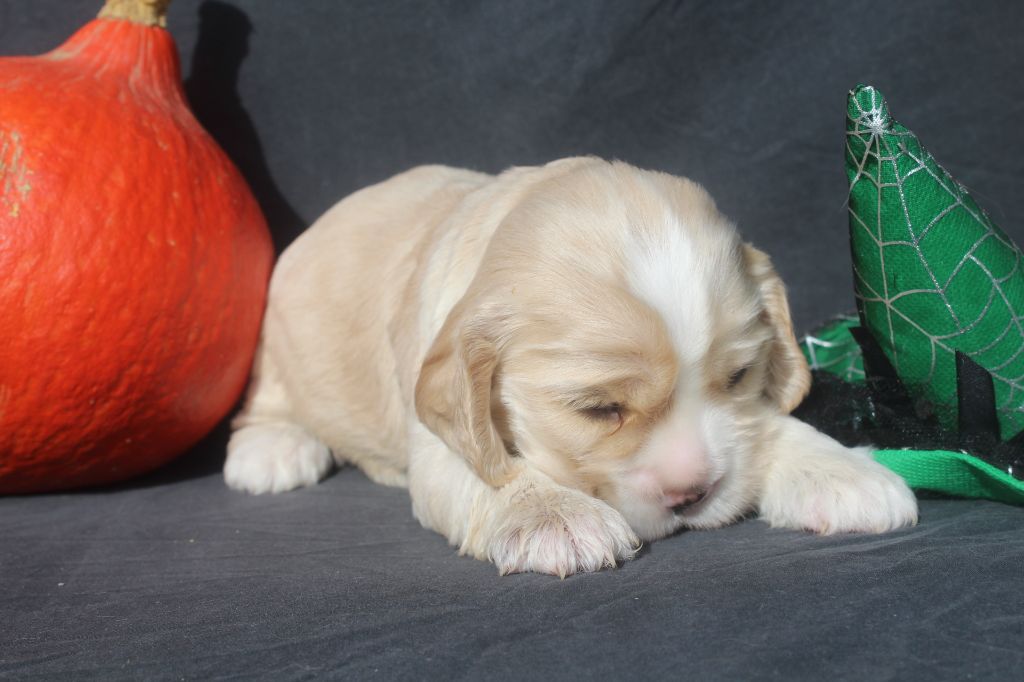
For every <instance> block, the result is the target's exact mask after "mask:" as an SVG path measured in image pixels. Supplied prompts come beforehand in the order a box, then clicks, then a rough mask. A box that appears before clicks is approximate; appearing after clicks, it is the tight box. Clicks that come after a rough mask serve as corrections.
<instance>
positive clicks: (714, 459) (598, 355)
mask: <svg viewBox="0 0 1024 682" xmlns="http://www.w3.org/2000/svg"><path fill="white" fill-rule="evenodd" d="M524 182H526V181H525V180H524ZM522 191H523V194H522V198H521V200H520V201H519V202H518V204H517V205H516V207H515V208H514V209H513V210H512V211H511V212H509V213H508V214H507V215H506V216H505V217H504V219H503V220H502V222H501V224H500V226H499V227H498V229H497V230H496V232H495V234H494V238H493V239H492V241H491V244H490V246H489V248H488V251H487V254H486V255H485V257H484V260H483V262H482V264H481V267H480V269H479V271H478V272H477V275H476V277H475V279H474V281H473V283H472V284H471V286H470V288H469V290H468V291H467V293H466V295H465V296H464V297H463V298H462V300H460V301H459V303H458V304H457V305H456V306H455V307H454V309H453V310H452V311H451V313H450V315H449V316H448V318H447V320H446V322H445V324H444V326H443V328H442V329H441V332H440V333H439V335H438V337H437V339H436V340H435V342H434V344H433V347H432V348H431V350H430V352H429V353H428V355H427V358H426V361H425V362H424V365H423V368H422V371H421V375H420V378H419V382H418V385H417V389H416V406H417V411H418V413H419V415H420V418H421V419H422V420H423V422H424V423H425V424H426V425H427V426H428V427H429V428H430V429H431V430H432V431H434V433H436V434H437V435H438V436H439V437H441V438H442V439H443V440H444V441H445V442H446V443H447V444H448V445H449V446H450V447H451V448H452V449H453V450H455V451H456V452H459V453H461V454H462V455H463V456H464V457H465V458H466V460H467V461H468V463H469V464H470V465H471V466H472V467H473V468H474V470H475V471H476V472H477V474H478V475H479V476H480V477H481V478H482V479H483V480H485V481H486V482H488V483H489V484H491V485H493V486H501V485H503V484H504V483H505V482H507V481H508V480H509V479H510V477H511V476H513V475H514V474H515V470H516V468H517V467H519V466H522V465H523V464H524V463H528V464H529V465H531V466H533V467H536V468H538V469H540V470H542V471H544V472H545V473H546V474H548V475H549V476H550V477H551V478H553V479H554V480H556V481H558V482H559V483H561V484H563V485H567V486H571V487H574V488H578V489H580V490H583V491H586V492H588V493H590V494H592V495H594V496H595V497H598V498H601V499H603V500H605V501H607V502H608V503H609V504H611V505H612V506H613V507H615V508H617V509H618V510H619V511H620V512H622V514H623V515H624V516H625V517H626V519H627V520H628V521H629V523H630V525H631V526H632V527H633V529H634V530H635V531H636V532H637V534H639V535H640V536H641V537H644V538H647V539H653V538H656V537H660V536H662V535H665V534H667V533H670V532H672V531H674V530H676V529H677V528H679V527H681V526H684V525H686V526H691V527H711V526H715V525H720V524H722V523H726V522H728V521H731V520H733V519H735V518H736V517H737V516H739V515H741V514H743V513H744V512H746V511H747V510H748V509H749V508H750V505H751V504H752V503H753V501H754V499H755V497H756V495H757V492H758V491H757V490H756V481H757V480H758V479H759V476H758V475H756V474H757V468H758V467H760V466H762V464H761V462H760V460H759V458H758V457H757V456H756V452H757V447H758V442H759V440H760V439H761V435H762V433H763V432H764V430H765V429H766V428H769V425H770V421H771V419H772V417H773V416H774V415H776V414H778V413H779V412H780V411H782V412H787V411H789V410H791V409H792V408H793V407H795V406H796V404H797V403H798V402H799V401H800V400H801V399H802V397H803V396H804V394H805V393H806V391H807V388H808V385H809V372H808V369H807V365H806V363H805V362H804V360H803V356H802V355H801V353H800V351H799V348H798V346H797V343H796V340H795V338H794V336H793V332H792V328H791V323H790V319H789V310H788V307H787V304H786V298H785V291H784V289H783V286H782V283H781V281H780V280H779V278H778V276H777V275H776V274H775V272H774V270H773V269H772V267H771V264H770V262H769V260H768V258H767V256H765V255H764V254H763V253H761V252H760V251H757V250H756V249H754V248H753V247H751V246H749V245H746V244H744V243H742V242H741V241H740V239H739V237H738V235H737V233H736V231H735V229H734V228H733V227H732V225H730V224H729V223H728V222H727V221H726V220H725V219H724V218H723V217H722V216H721V215H720V214H719V213H718V211H717V209H716V208H715V206H714V203H713V202H712V201H711V199H710V197H708V195H707V194H706V193H705V192H704V191H703V190H702V189H701V188H700V187H699V186H697V185H695V184H693V183H691V182H689V181H686V180H683V179H680V178H675V177H672V176H669V175H665V174H661V173H653V172H645V171H640V170H638V169H636V168H633V167H631V166H628V165H626V164H621V163H606V162H603V161H600V160H596V159H582V160H575V161H573V162H560V163H559V164H557V165H555V166H549V167H546V168H544V169H539V170H538V171H537V173H536V174H535V175H534V177H533V178H532V181H530V183H529V184H528V186H527V187H526V188H525V189H523V190H522Z"/></svg>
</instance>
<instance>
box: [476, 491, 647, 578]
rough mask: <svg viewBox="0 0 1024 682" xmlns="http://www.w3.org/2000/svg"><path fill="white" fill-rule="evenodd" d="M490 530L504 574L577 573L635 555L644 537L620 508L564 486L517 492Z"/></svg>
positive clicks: (494, 558)
mask: <svg viewBox="0 0 1024 682" xmlns="http://www.w3.org/2000/svg"><path fill="white" fill-rule="evenodd" d="M507 509H508V514H507V515H506V516H505V518H503V519H501V520H500V521H499V522H498V524H497V527H496V529H495V531H494V534H493V535H492V539H491V542H490V546H489V548H488V556H489V558H490V560H491V561H492V562H494V563H495V564H496V565H497V566H498V570H499V571H500V572H501V574H502V575H507V574H509V573H523V572H527V571H532V572H535V573H548V574H550V575H557V576H559V577H560V578H564V577H565V576H567V575H571V574H573V573H581V572H587V571H597V570H600V569H602V568H605V567H613V566H615V565H616V564H617V563H618V562H619V561H620V560H627V559H632V558H633V555H634V554H636V551H637V549H639V546H640V540H639V539H638V538H637V536H636V534H635V533H633V530H632V529H631V528H630V527H629V525H628V524H627V523H626V520H625V519H624V518H622V515H621V514H619V512H617V511H615V510H614V509H612V508H611V507H610V506H608V505H607V504H605V503H604V502H602V501H601V500H598V499H596V498H593V497H590V496H589V495H585V494H584V493H581V492H579V491H577V490H571V489H567V488H560V487H551V488H548V487H546V486H545V487H533V486H531V487H529V488H527V489H523V490H518V491H516V492H515V493H514V494H513V495H512V498H511V500H510V504H509V506H508V508H507Z"/></svg>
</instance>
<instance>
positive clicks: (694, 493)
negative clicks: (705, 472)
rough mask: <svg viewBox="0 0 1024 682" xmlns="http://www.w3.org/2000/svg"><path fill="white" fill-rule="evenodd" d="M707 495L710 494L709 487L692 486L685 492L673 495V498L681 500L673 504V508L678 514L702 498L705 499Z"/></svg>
mask: <svg viewBox="0 0 1024 682" xmlns="http://www.w3.org/2000/svg"><path fill="white" fill-rule="evenodd" d="M707 496H708V489H707V488H691V489H690V490H687V491H686V492H685V493H682V494H678V493H677V494H675V495H673V498H674V499H677V500H679V502H677V503H676V504H674V505H672V507H671V509H672V511H673V512H675V513H676V514H679V513H681V512H683V511H684V510H686V509H688V508H690V507H692V506H693V505H695V504H697V503H698V502H700V501H701V500H703V499H704V498H705V497H707Z"/></svg>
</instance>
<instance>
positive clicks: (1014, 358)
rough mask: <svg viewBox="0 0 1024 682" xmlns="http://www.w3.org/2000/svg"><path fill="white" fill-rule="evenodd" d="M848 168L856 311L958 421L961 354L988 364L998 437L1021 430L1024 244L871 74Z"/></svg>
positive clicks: (926, 402) (909, 384)
mask: <svg viewBox="0 0 1024 682" xmlns="http://www.w3.org/2000/svg"><path fill="white" fill-rule="evenodd" d="M846 173H847V177H848V178H849V181H850V196H849V205H850V244H851V250H852V255H853V272H854V288H855V294H856V298H857V309H858V313H859V316H860V321H861V324H862V325H863V327H865V328H866V329H868V330H869V331H870V332H871V335H872V336H873V337H874V340H875V341H876V342H877V343H878V345H879V346H880V347H881V350H882V351H883V352H884V354H885V357H886V358H887V359H888V361H889V363H891V365H892V368H893V369H894V370H895V372H896V374H897V375H898V376H899V378H900V380H901V381H902V383H903V385H904V387H905V388H906V390H907V391H908V392H909V394H910V395H911V397H912V398H913V399H914V400H915V401H916V402H917V404H918V406H919V407H920V408H921V409H922V410H923V411H924V412H926V413H927V412H931V413H932V414H934V416H935V417H936V418H937V419H938V421H939V423H940V424H942V426H943V427H945V428H947V429H950V430H956V428H957V426H958V411H962V410H963V409H964V408H963V396H958V391H957V368H958V357H957V356H958V355H959V356H960V362H959V364H960V365H961V373H963V371H964V370H963V367H969V368H973V371H974V372H975V373H976V374H979V373H980V374H981V375H984V374H986V373H987V375H989V376H991V383H992V387H993V388H994V397H995V414H996V416H997V418H998V425H999V428H1000V429H1001V432H1002V433H1001V435H1002V438H1003V439H1004V440H1009V439H1011V438H1013V437H1014V436H1015V435H1017V434H1019V433H1021V432H1022V431H1024V270H1022V256H1021V252H1020V249H1018V248H1017V246H1016V245H1014V243H1013V242H1012V241H1011V240H1010V238H1009V237H1007V236H1006V234H1005V233H1004V232H1003V231H1002V230H1000V229H999V227H998V226H997V225H996V224H995V223H993V222H992V220H991V219H990V218H989V217H988V215H987V214H986V213H985V212H984V211H983V210H982V209H981V208H980V207H979V206H978V204H977V203H976V202H975V201H974V199H973V198H972V197H971V195H970V194H969V193H968V192H967V190H966V189H965V188H964V187H963V186H962V185H961V184H960V183H958V182H957V181H956V180H955V179H954V178H953V177H952V176H951V175H950V174H949V173H947V172H946V171H945V170H944V169H943V168H942V167H941V166H940V165H939V164H938V163H936V161H935V159H934V158H932V156H931V154H929V153H928V152H927V151H926V150H925V149H924V147H923V146H922V145H921V143H920V142H919V141H918V139H917V136H915V135H914V134H913V133H912V132H910V131H909V130H907V129H906V128H905V127H903V126H902V125H900V124H899V123H898V122H897V121H895V120H894V119H893V118H892V116H891V115H890V113H889V108H888V106H887V104H886V102H885V99H884V98H883V96H882V94H881V93H880V92H879V91H878V90H876V89H875V88H873V87H871V86H864V85H862V86H858V87H857V88H855V89H854V90H853V91H852V92H850V94H849V100H848V106H847V118H846ZM978 367H980V368H983V370H979V369H978ZM958 399H959V401H960V404H959V405H958Z"/></svg>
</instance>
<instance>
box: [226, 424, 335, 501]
mask: <svg viewBox="0 0 1024 682" xmlns="http://www.w3.org/2000/svg"><path fill="white" fill-rule="evenodd" d="M331 463H332V460H331V453H330V451H329V450H328V449H327V446H325V445H324V444H323V443H321V442H320V441H318V440H317V439H316V438H314V437H313V436H312V435H311V434H310V433H309V432H308V431H306V430H305V429H303V428H302V427H301V426H299V425H297V424H287V423H271V424H252V425H250V426H244V427H242V428H241V429H239V430H237V431H235V432H234V433H233V434H231V440H230V441H229V442H228V458H227V461H226V462H225V463H224V481H225V482H226V483H227V484H228V487H230V488H234V489H235V490H244V491H246V492H249V493H253V494H255V495H259V494H261V493H279V492H284V491H285V490H292V489H293V488H299V487H302V486H307V485H313V484H314V483H316V482H317V481H319V480H320V479H321V478H323V477H324V476H326V475H327V472H328V470H330V468H331Z"/></svg>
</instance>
